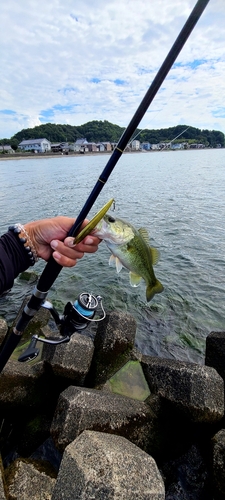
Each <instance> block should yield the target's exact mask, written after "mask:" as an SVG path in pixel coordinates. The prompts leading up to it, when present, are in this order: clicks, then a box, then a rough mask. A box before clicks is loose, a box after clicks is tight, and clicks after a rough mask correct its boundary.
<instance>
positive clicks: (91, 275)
mask: <svg viewBox="0 0 225 500" xmlns="http://www.w3.org/2000/svg"><path fill="white" fill-rule="evenodd" d="M108 159H109V156H108V155H105V154H102V155H100V154H98V155H94V154H93V155H88V156H85V155H80V156H78V155H77V156H60V157H55V158H41V159H39V158H35V159H22V160H7V161H0V214H1V218H0V233H1V234H3V233H4V232H6V231H7V228H8V226H9V225H10V224H14V223H16V222H20V223H25V222H28V221H30V220H35V219H39V218H46V217H53V216H56V215H68V216H70V217H76V215H77V214H78V213H79V212H80V210H81V208H82V206H83V204H84V203H85V201H86V199H87V197H88V196H89V194H90V192H91V190H92V188H93V186H94V185H95V183H96V182H97V180H98V177H99V175H100V173H101V172H102V170H103V168H104V167H105V165H106V163H107V161H108ZM224 192H225V149H213V150H197V151H196V150H195V151H174V152H173V151H170V152H167V151H165V152H155V153H153V152H146V153H144V152H143V153H131V154H124V155H123V156H122V157H121V159H120V160H119V162H118V164H117V165H116V167H115V169H114V171H113V172H112V174H111V176H110V177H109V179H108V182H107V183H106V184H105V186H104V188H103V189H102V191H101V194H100V195H99V197H98V199H97V200H96V202H95V204H94V206H93V208H92V210H91V212H90V213H89V218H91V217H92V216H93V215H94V214H95V213H96V212H97V211H98V210H99V209H100V208H101V207H102V206H103V205H104V204H105V203H106V202H107V201H108V200H109V199H110V198H115V200H116V209H115V212H114V213H113V215H114V216H115V217H120V218H123V219H126V220H128V221H129V222H131V223H132V224H133V225H134V226H136V227H137V228H139V227H145V228H146V229H147V230H148V232H149V236H150V244H151V246H154V247H156V248H158V250H159V251H160V260H159V263H158V264H157V266H155V274H156V277H157V278H158V279H159V280H160V281H161V282H162V284H163V285H164V292H163V293H161V294H159V295H156V296H155V297H154V298H153V300H152V301H151V302H150V303H147V302H146V299H145V283H144V281H142V282H141V285H140V286H139V287H137V288H132V287H131V286H130V283H129V274H128V271H127V270H126V269H122V271H121V272H120V274H117V273H116V271H115V269H114V268H111V267H109V266H108V259H109V256H110V253H109V250H108V249H107V247H106V245H105V244H104V242H103V243H102V244H101V245H100V246H99V250H98V252H97V253H95V254H92V255H85V257H84V258H83V259H82V260H81V261H79V262H78V264H77V266H76V267H74V268H72V269H71V268H70V269H63V270H62V271H61V273H60V274H59V276H58V278H57V280H56V281H55V283H54V285H53V286H52V288H51V290H50V291H49V294H48V300H50V301H52V302H53V304H54V305H55V306H56V308H57V309H58V311H59V313H62V312H63V309H64V306H65V304H66V303H67V302H68V301H74V300H75V299H76V298H77V295H78V294H79V293H81V292H85V291H86V292H92V293H93V294H94V295H101V296H102V297H103V304H104V307H105V309H106V311H107V312H109V311H112V310H121V311H126V312H129V313H131V314H132V315H133V316H134V317H135V318H136V320H137V334H136V345H137V347H138V348H139V350H140V351H141V352H142V353H144V354H149V355H158V356H161V357H167V358H173V359H179V360H186V361H194V362H197V363H203V362H204V354H205V340H206V337H207V335H208V334H209V333H210V332H211V331H221V330H224V328H225V300H224V298H225V297H224V292H225V284H224V283H225V279H224V278H225V267H224V264H225V224H224V220H225V196H224ZM44 266H45V263H44V262H43V261H39V262H38V264H37V265H36V266H35V268H31V269H35V270H36V271H37V272H38V274H40V273H41V272H42V270H43V268H44ZM28 293H30V288H29V287H28V285H26V283H25V282H24V281H22V280H20V279H19V278H17V279H16V280H15V285H14V287H13V289H12V291H11V292H10V293H9V294H8V295H7V296H6V297H4V298H2V299H0V315H1V316H3V317H5V319H6V320H7V321H8V322H9V324H10V323H11V322H12V321H13V320H14V318H15V316H16V314H17V312H18V310H19V308H20V306H21V303H22V301H23V298H24V296H25V295H26V294H28ZM28 328H29V327H28Z"/></svg>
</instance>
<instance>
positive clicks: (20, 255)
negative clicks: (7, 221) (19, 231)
mask: <svg viewBox="0 0 225 500" xmlns="http://www.w3.org/2000/svg"><path fill="white" fill-rule="evenodd" d="M29 266H30V260H29V257H28V256H27V252H26V251H25V249H24V246H23V245H22V244H21V242H20V241H19V238H18V236H16V235H15V234H14V233H13V232H12V231H9V232H8V233H6V234H3V236H1V238H0V295H1V294H2V293H3V292H5V291H6V290H8V289H9V288H11V287H12V286H13V282H14V279H15V278H16V277H17V276H18V274H19V273H22V271H25V269H27V268H28V267H29Z"/></svg>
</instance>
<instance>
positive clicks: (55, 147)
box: [51, 142, 69, 153]
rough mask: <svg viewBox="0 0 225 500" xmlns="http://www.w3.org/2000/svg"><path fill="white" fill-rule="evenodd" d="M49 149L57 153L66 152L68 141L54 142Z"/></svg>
mask: <svg viewBox="0 0 225 500" xmlns="http://www.w3.org/2000/svg"><path fill="white" fill-rule="evenodd" d="M51 150H52V151H53V152H54V153H57V152H61V153H68V151H69V144H68V142H56V143H54V144H51Z"/></svg>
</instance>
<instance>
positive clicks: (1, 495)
mask: <svg viewBox="0 0 225 500" xmlns="http://www.w3.org/2000/svg"><path fill="white" fill-rule="evenodd" d="M0 500H6V495H5V487H4V471H3V465H2V461H1V457H0Z"/></svg>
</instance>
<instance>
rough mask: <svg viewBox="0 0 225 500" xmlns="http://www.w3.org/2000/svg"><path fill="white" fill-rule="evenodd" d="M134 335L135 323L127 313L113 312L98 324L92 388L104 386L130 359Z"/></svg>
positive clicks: (91, 375)
mask: <svg viewBox="0 0 225 500" xmlns="http://www.w3.org/2000/svg"><path fill="white" fill-rule="evenodd" d="M135 335H136V321H135V319H134V318H133V316H131V314H129V313H123V312H121V311H114V312H111V313H109V314H107V315H106V319H105V320H104V321H102V322H100V323H99V325H98V329H97V333H96V337H95V341H94V344H95V353H94V357H93V364H92V369H91V374H90V381H91V383H92V386H94V385H95V386H96V385H101V384H104V383H105V382H106V381H107V380H108V378H110V377H111V376H112V375H113V374H114V373H115V372H117V371H118V370H119V369H120V368H121V367H122V366H123V365H124V364H125V363H126V362H127V361H128V360H129V358H130V352H131V350H132V348H133V346H134V342H135Z"/></svg>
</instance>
